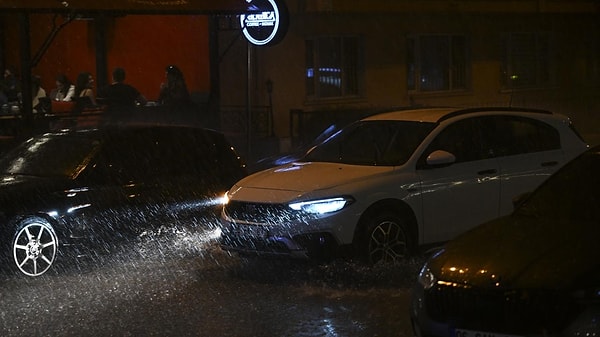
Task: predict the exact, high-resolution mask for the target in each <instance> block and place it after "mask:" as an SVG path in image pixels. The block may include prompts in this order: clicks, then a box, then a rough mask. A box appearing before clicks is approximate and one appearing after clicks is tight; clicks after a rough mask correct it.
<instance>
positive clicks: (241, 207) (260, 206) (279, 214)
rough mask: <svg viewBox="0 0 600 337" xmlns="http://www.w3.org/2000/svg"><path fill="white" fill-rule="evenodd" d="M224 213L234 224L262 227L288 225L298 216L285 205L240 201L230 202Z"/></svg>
mask: <svg viewBox="0 0 600 337" xmlns="http://www.w3.org/2000/svg"><path fill="white" fill-rule="evenodd" d="M224 212H225V214H226V215H227V217H229V218H230V219H231V220H232V221H234V222H248V223H254V224H262V225H276V224H282V223H290V222H293V221H296V220H297V219H298V216H299V214H298V212H294V211H293V210H291V209H290V208H288V207H287V205H282V204H266V203H253V202H242V201H230V202H229V203H228V204H227V205H226V206H225V208H224Z"/></svg>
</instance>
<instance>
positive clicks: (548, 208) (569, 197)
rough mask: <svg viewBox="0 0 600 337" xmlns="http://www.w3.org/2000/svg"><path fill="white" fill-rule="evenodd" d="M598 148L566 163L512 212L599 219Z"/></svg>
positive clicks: (585, 219) (573, 218) (575, 218)
mask: <svg viewBox="0 0 600 337" xmlns="http://www.w3.org/2000/svg"><path fill="white" fill-rule="evenodd" d="M598 172H600V151H591V152H586V153H585V154H583V155H582V156H580V157H579V158H578V159H576V160H574V161H572V162H571V163H570V164H567V165H566V166H565V167H563V169H561V170H560V171H558V172H557V173H556V174H555V175H554V176H552V177H551V178H550V179H548V181H546V182H545V183H544V184H543V185H542V186H540V188H538V190H537V191H536V192H535V193H534V194H533V195H532V196H531V197H530V198H528V199H526V200H525V201H524V203H523V204H522V205H521V206H520V207H519V208H517V210H516V214H519V215H527V216H535V217H540V218H551V219H555V220H558V221H556V222H557V223H559V222H562V221H565V220H566V221H569V222H570V223H573V220H582V221H584V222H588V221H592V222H598V221H600V211H599V210H600V174H598Z"/></svg>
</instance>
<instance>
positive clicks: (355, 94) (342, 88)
mask: <svg viewBox="0 0 600 337" xmlns="http://www.w3.org/2000/svg"><path fill="white" fill-rule="evenodd" d="M328 40H329V41H335V43H339V45H338V46H332V47H333V49H335V48H336V47H339V49H337V51H338V52H339V60H337V61H339V64H338V66H337V67H335V66H333V67H331V66H329V65H324V64H323V63H325V61H323V60H324V58H329V60H330V61H331V60H332V57H333V58H335V57H336V56H335V55H331V54H329V55H327V54H324V51H323V49H325V48H324V44H325V43H326V42H327V41H328ZM350 43H353V44H354V47H353V49H354V50H353V51H354V53H352V50H346V49H345V48H348V49H349V48H352V46H350ZM304 47H305V73H304V82H305V92H306V98H307V100H309V101H322V100H339V99H355V98H359V97H361V96H362V94H363V91H364V89H363V88H364V84H363V82H364V72H365V69H364V62H363V58H364V55H363V51H364V48H363V47H364V42H363V39H362V38H361V37H360V36H358V35H323V36H315V37H311V38H307V39H306V40H305V43H304ZM330 47H331V46H330ZM349 54H354V55H352V57H350V58H349V56H348V55H349ZM352 58H353V59H352ZM336 68H338V69H339V73H340V75H339V81H340V83H339V94H337V95H336V94H327V92H326V91H327V90H326V89H325V88H324V85H327V84H328V83H326V82H322V81H319V78H324V77H325V76H323V75H322V73H321V72H320V71H319V69H334V70H335V69H336ZM329 77H330V81H329V84H331V82H332V81H334V82H335V81H336V79H335V78H333V79H331V76H329ZM333 85H334V86H335V84H333Z"/></svg>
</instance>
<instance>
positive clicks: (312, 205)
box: [288, 197, 354, 214]
mask: <svg viewBox="0 0 600 337" xmlns="http://www.w3.org/2000/svg"><path fill="white" fill-rule="evenodd" d="M353 201H354V199H352V198H351V197H336V198H327V199H318V200H310V201H300V202H293V203H291V204H289V205H288V206H289V207H290V208H291V209H293V210H295V211H304V212H307V213H311V214H325V213H331V212H337V211H339V210H341V209H343V208H344V207H346V206H348V205H350V204H351V203H352V202H353Z"/></svg>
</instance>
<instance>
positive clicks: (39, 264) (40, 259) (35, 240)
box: [12, 218, 58, 276]
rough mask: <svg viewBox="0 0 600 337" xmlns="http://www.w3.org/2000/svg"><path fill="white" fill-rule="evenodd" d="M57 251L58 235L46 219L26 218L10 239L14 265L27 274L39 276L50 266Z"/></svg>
mask: <svg viewBox="0 0 600 337" xmlns="http://www.w3.org/2000/svg"><path fill="white" fill-rule="evenodd" d="M57 251H58V237H57V236H56V233H55V232H54V229H53V228H52V225H50V223H48V221H46V220H44V219H41V218H28V219H25V220H23V221H22V222H21V223H20V225H19V226H18V227H17V232H16V234H15V236H14V239H13V241H12V253H13V259H14V262H15V265H16V266H17V268H18V269H19V271H20V272H21V273H23V274H25V275H27V276H40V275H42V274H43V273H45V272H46V271H48V270H49V269H50V267H52V265H53V264H54V262H55V259H56V255H57Z"/></svg>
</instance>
